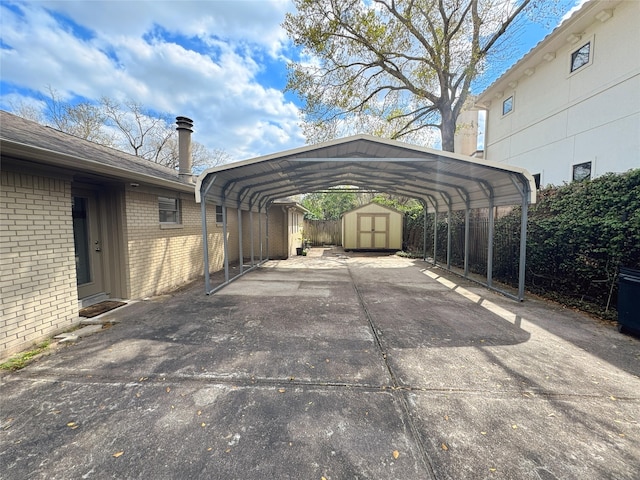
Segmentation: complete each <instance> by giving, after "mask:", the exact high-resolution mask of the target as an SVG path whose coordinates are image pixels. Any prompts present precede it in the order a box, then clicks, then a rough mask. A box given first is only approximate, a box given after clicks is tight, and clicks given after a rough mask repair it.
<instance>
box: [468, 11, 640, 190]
mask: <svg viewBox="0 0 640 480" xmlns="http://www.w3.org/2000/svg"><path fill="white" fill-rule="evenodd" d="M639 25H640V2H636V1H620V0H591V1H588V2H586V3H585V4H584V5H583V6H582V7H581V8H580V9H579V10H578V11H576V12H575V13H573V15H572V16H571V17H570V18H568V19H566V20H565V21H564V22H563V23H562V24H561V25H560V26H558V27H557V28H556V29H555V30H554V31H553V32H552V33H551V34H549V35H548V36H547V37H546V38H545V39H543V40H542V41H541V42H540V43H539V44H538V45H537V46H536V47H535V48H533V49H532V50H531V51H530V52H529V53H528V54H527V55H525V56H524V57H523V58H522V59H521V60H519V61H518V62H517V63H516V64H515V65H513V66H512V67H511V68H510V69H509V70H508V71H507V72H506V73H504V74H503V75H502V76H501V77H500V78H498V79H497V80H496V81H495V82H494V83H493V84H492V85H491V86H490V87H489V88H487V89H486V90H485V91H484V92H482V93H481V94H480V95H479V96H478V98H477V100H476V107H478V108H485V109H486V111H487V115H486V131H485V146H484V149H485V158H487V159H489V160H493V161H498V162H505V163H507V164H510V165H517V166H520V167H524V168H526V169H527V170H529V172H531V173H532V174H533V175H534V177H535V178H536V181H537V183H538V184H539V185H540V184H541V185H542V186H544V185H548V184H554V185H561V184H562V183H564V182H571V181H575V180H582V179H585V178H595V177H597V176H599V175H602V174H604V173H607V172H625V171H627V170H629V169H631V168H640V55H639V54H638V52H640V28H639Z"/></svg>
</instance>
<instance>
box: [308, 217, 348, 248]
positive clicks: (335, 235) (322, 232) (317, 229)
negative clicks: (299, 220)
mask: <svg viewBox="0 0 640 480" xmlns="http://www.w3.org/2000/svg"><path fill="white" fill-rule="evenodd" d="M304 238H305V239H308V240H309V241H310V243H311V245H312V246H315V247H319V246H322V245H342V222H341V221H340V220H305V221H304Z"/></svg>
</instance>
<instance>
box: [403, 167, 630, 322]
mask: <svg viewBox="0 0 640 480" xmlns="http://www.w3.org/2000/svg"><path fill="white" fill-rule="evenodd" d="M487 217H488V211H487V210H486V209H484V210H476V211H473V212H472V215H471V217H470V225H469V227H470V254H469V267H470V270H471V271H472V272H474V273H478V274H482V275H486V256H487V245H488V243H487V235H488V219H487ZM423 218H424V217H423V215H422V214H421V213H419V212H414V213H413V214H410V215H407V217H406V223H405V241H406V243H407V245H408V246H409V249H410V250H414V251H419V252H421V250H422V231H423V227H424V225H423ZM438 220H439V221H438V244H437V260H438V262H440V263H446V261H447V259H446V258H445V255H446V242H447V222H448V221H451V222H452V225H451V226H452V241H451V244H452V252H451V263H452V265H454V266H458V267H461V266H462V265H463V261H464V258H463V245H464V214H463V213H462V212H457V213H454V214H453V215H452V218H451V219H450V220H449V219H447V217H446V215H440V216H439V218H438ZM426 228H427V249H428V250H427V255H432V253H433V252H432V251H431V252H430V251H429V249H432V248H433V247H432V245H433V216H431V215H429V216H427V226H426ZM519 242H520V210H519V207H515V208H513V209H502V210H499V211H497V212H496V221H495V237H494V259H493V278H494V279H495V280H498V281H502V282H505V283H507V284H511V285H514V286H515V285H517V281H518V255H519V254H518V246H519ZM620 266H626V267H631V268H640V169H636V170H631V171H629V172H627V173H625V174H607V175H604V176H601V177H598V178H596V179H594V180H590V181H585V182H574V183H571V184H569V185H564V186H561V187H548V188H545V189H543V190H540V191H539V192H538V202H537V203H536V204H535V205H532V206H531V207H530V209H529V214H528V234H527V267H526V285H527V288H528V289H529V290H530V291H532V292H534V293H538V294H541V295H544V296H546V297H549V298H552V299H555V300H558V301H560V302H562V303H565V304H568V305H571V306H575V307H579V308H581V309H583V310H586V311H590V312H592V313H596V314H598V315H601V316H603V317H606V318H611V319H615V318H616V313H615V308H616V305H617V292H618V272H619V268H620Z"/></svg>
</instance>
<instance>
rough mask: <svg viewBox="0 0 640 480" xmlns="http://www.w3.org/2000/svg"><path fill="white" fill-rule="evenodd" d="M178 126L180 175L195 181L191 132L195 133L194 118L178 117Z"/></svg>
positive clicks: (187, 179)
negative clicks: (192, 168)
mask: <svg viewBox="0 0 640 480" xmlns="http://www.w3.org/2000/svg"><path fill="white" fill-rule="evenodd" d="M176 124H177V125H178V127H177V128H176V130H177V131H178V175H179V177H180V179H181V180H183V181H185V182H188V183H194V178H193V175H192V173H191V166H192V163H193V161H192V159H191V133H193V120H191V119H190V118H188V117H176Z"/></svg>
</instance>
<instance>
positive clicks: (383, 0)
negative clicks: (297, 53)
mask: <svg viewBox="0 0 640 480" xmlns="http://www.w3.org/2000/svg"><path fill="white" fill-rule="evenodd" d="M293 1H294V4H295V6H296V9H297V11H296V12H295V13H290V14H287V16H286V19H285V21H284V24H283V27H284V28H285V30H286V31H287V34H288V35H289V37H290V38H291V39H292V40H293V41H294V43H295V44H296V45H298V46H300V47H302V48H303V52H304V55H305V57H304V60H302V61H298V62H294V63H292V64H291V65H290V67H289V79H288V84H287V89H288V90H290V91H294V92H297V93H298V94H299V95H300V96H301V97H302V98H303V100H304V102H305V105H304V107H303V109H302V112H303V115H304V118H305V120H306V122H307V124H306V127H305V134H306V135H307V138H308V139H312V140H323V139H326V138H323V137H331V136H337V134H340V133H344V132H346V133H353V131H354V130H355V131H360V132H367V133H373V134H376V135H380V136H387V137H391V138H399V137H406V138H412V139H414V140H415V139H416V138H423V137H424V135H425V131H426V130H429V129H430V130H433V129H437V130H439V131H440V136H441V139H442V148H443V150H447V151H453V148H454V133H455V128H456V119H457V118H458V115H459V114H460V112H461V110H462V108H463V105H464V104H465V101H466V100H467V97H468V95H469V91H470V87H471V84H472V82H473V81H474V80H475V79H476V77H477V76H478V74H479V73H480V72H481V71H482V68H483V67H484V65H485V63H486V60H487V59H488V57H489V54H490V53H491V52H493V51H494V50H499V47H500V45H501V43H502V40H503V39H504V37H505V34H506V33H507V32H508V31H510V30H513V29H517V28H518V23H519V20H520V19H522V18H524V16H525V14H526V13H527V12H533V11H534V9H536V8H538V7H539V6H540V5H541V4H546V5H547V6H550V5H551V4H553V3H554V0H546V1H544V2H542V1H540V0H518V1H514V0H371V1H368V2H366V1H362V0H326V1H323V2H318V1H309V0H293Z"/></svg>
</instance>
